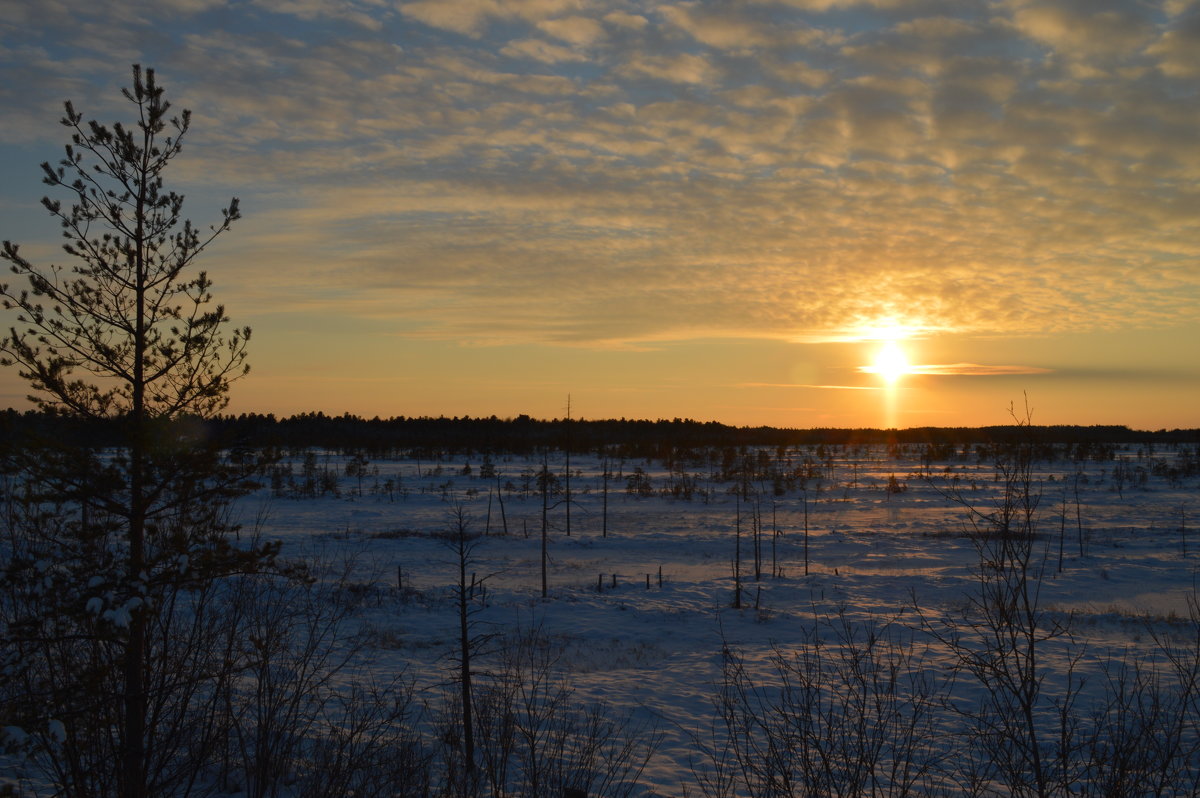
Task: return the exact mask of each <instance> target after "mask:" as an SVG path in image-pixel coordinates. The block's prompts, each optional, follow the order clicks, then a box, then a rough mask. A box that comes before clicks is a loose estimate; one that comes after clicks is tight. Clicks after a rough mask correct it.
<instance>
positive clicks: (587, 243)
mask: <svg viewBox="0 0 1200 798" xmlns="http://www.w3.org/2000/svg"><path fill="white" fill-rule="evenodd" d="M39 8H40V11H39V13H38V14H36V15H33V14H32V13H30V12H29V11H28V9H26V10H22V9H21V7H18V8H16V9H12V8H10V10H9V12H8V15H7V16H6V17H4V19H3V21H0V30H3V36H4V41H5V42H6V46H5V48H3V50H0V69H2V70H3V73H4V75H3V76H4V84H5V85H6V86H8V87H10V88H9V89H8V92H7V94H6V95H5V103H6V107H5V119H6V124H5V130H4V133H3V134H2V135H3V143H5V144H6V145H9V149H8V150H6V151H5V155H4V157H5V158H6V160H8V159H14V158H17V157H20V158H23V159H25V161H27V160H28V152H29V148H30V147H34V146H36V145H37V144H38V143H39V142H41V141H57V140H59V138H60V134H59V131H58V130H56V129H55V127H54V125H53V121H54V120H55V119H56V118H57V115H58V113H59V108H58V103H59V101H60V99H62V98H67V97H71V98H74V99H75V100H77V101H78V102H79V104H80V106H81V107H85V108H87V109H88V111H89V113H96V114H98V115H100V116H101V117H104V115H105V112H106V111H107V110H110V108H111V107H112V106H111V105H110V104H109V103H110V98H113V97H115V91H114V87H115V86H116V85H117V84H118V83H119V82H120V81H121V80H122V79H123V78H124V66H123V65H124V64H127V63H129V62H132V61H141V62H144V63H146V64H151V65H154V66H156V67H157V68H158V69H159V72H160V75H161V76H162V79H163V81H164V82H165V83H166V84H167V85H168V88H169V91H170V92H171V96H172V97H173V98H175V99H176V101H177V102H179V103H180V104H181V105H187V106H188V107H191V108H193V109H194V110H195V113H196V119H195V131H194V135H193V139H192V142H191V144H190V145H189V150H188V155H189V156H190V157H189V159H188V162H187V163H188V164H189V165H190V166H189V168H190V172H188V173H186V174H184V175H183V179H184V180H185V181H186V182H187V183H188V184H189V185H196V186H199V190H200V192H201V193H203V194H205V195H207V194H209V193H211V194H212V195H213V196H221V195H228V194H231V193H236V194H239V195H241V196H242V198H243V204H244V206H245V207H247V208H253V209H254V213H253V214H249V215H248V216H247V219H246V221H245V222H244V223H243V225H242V230H241V232H240V233H239V238H238V239H237V241H236V243H233V244H232V245H231V247H229V248H223V250H222V253H224V254H222V253H218V255H217V256H216V257H229V258H230V259H233V258H235V257H241V258H245V256H246V255H247V253H254V256H253V260H252V261H251V262H250V263H249V265H246V266H239V269H240V271H239V272H238V273H237V278H236V279H237V281H238V285H239V286H240V288H241V289H242V290H246V291H250V292H254V293H255V296H256V297H258V299H259V300H260V301H261V303H262V309H263V311H264V312H267V311H270V310H272V309H275V310H281V311H282V310H289V309H294V308H296V307H303V306H306V305H307V304H309V303H311V302H314V301H316V300H317V299H318V298H326V299H328V301H329V302H331V303H332V307H333V308H334V309H335V310H336V307H337V306H338V304H339V303H340V304H341V306H342V308H343V309H344V310H345V312H354V313H369V314H370V315H371V316H372V317H373V318H375V319H377V320H378V321H379V322H380V323H381V324H383V325H386V324H387V323H388V320H389V319H394V320H396V330H397V331H398V332H403V334H408V335H423V336H429V337H438V338H455V339H463V340H471V341H481V342H482V341H513V342H516V341H555V342H562V343H570V344H580V345H591V346H597V345H600V346H627V345H629V344H630V343H631V342H637V341H653V340H665V339H670V338H673V337H674V338H683V337H689V336H705V335H709V336H711V335H718V334H719V335H732V336H744V337H763V338H778V339H781V340H792V339H795V338H796V337H797V336H799V335H801V334H805V335H813V334H820V333H821V332H826V333H828V334H830V335H832V336H836V335H837V334H838V332H839V331H843V330H847V329H851V328H853V327H855V326H856V325H861V324H864V323H869V322H870V321H871V320H872V319H878V318H885V317H886V318H890V319H895V320H897V321H899V322H904V323H907V324H911V325H913V326H920V327H923V328H926V329H935V328H936V329H953V330H962V331H975V332H983V333H1028V332H1034V331H1036V332H1049V331H1055V330H1087V329H1098V328H1113V327H1116V326H1120V325H1128V324H1135V325H1136V324H1154V323H1161V322H1167V323H1170V322H1171V321H1175V320H1179V319H1186V318H1191V317H1193V316H1194V313H1195V307H1196V302H1197V300H1198V299H1200V235H1197V233H1198V232H1200V230H1198V221H1197V216H1198V213H1200V211H1198V209H1197V202H1198V195H1197V189H1196V186H1197V185H1198V181H1200V148H1197V147H1196V146H1195V136H1196V131H1197V130H1198V129H1200V101H1197V100H1198V98H1197V88H1196V86H1197V81H1196V78H1197V76H1198V75H1200V56H1198V55H1197V53H1200V4H1197V3H1195V2H1189V1H1188V0H1167V2H1163V3H1157V4H1156V3H1145V2H1140V1H1139V0H1054V1H1053V2H1051V1H1050V0H997V1H996V2H991V1H986V2H985V0H978V1H977V2H971V1H970V0H967V1H965V2H957V3H939V2H929V0H911V1H910V0H873V1H872V2H867V1H866V0H862V1H855V0H778V2H772V1H771V0H755V1H754V2H743V3H727V2H715V1H714V2H679V1H674V2H662V3H657V4H653V5H650V4H645V3H635V2H624V1H623V0H437V2H432V0H419V1H418V2H409V3H399V4H397V5H388V4H379V3H374V2H365V1H364V2H355V1H354V0H347V1H346V2H336V3H335V2H331V1H330V2H326V1H324V0H305V1H304V2H301V1H300V0H296V2H291V3H286V4H275V3H265V2H264V3H249V4H246V3H236V4H235V3H224V2H217V1H216V0H189V1H188V2H184V1H183V0H180V1H179V2H173V3H170V4H162V3H158V4H149V3H145V4H142V3H136V4H130V3H125V2H117V1H116V0H99V1H98V2H97V1H96V0H88V2H83V1H82V0H47V2H46V3H44V4H42V5H41V6H40V7H39ZM90 81H95V85H92V84H91V83H90ZM13 147H18V148H20V149H19V150H14V149H12V148H13ZM39 157H46V158H54V157H55V153H53V152H48V153H47V154H46V155H44V156H39ZM18 166H20V167H21V168H25V167H24V162H22V163H21V164H18V163H17V162H16V161H13V162H12V163H6V167H5V168H6V172H7V173H10V174H11V173H14V170H15V169H17V168H18ZM193 193H195V192H193ZM18 200H19V201H21V202H25V201H26V200H27V197H24V196H22V197H20V198H16V197H15V196H14V197H7V196H6V197H5V202H6V204H7V205H8V206H15V205H16V204H17V203H18ZM189 212H190V213H192V214H195V215H196V217H197V218H198V219H199V218H204V217H203V215H202V213H203V208H202V207H196V206H195V205H194V201H193V204H189ZM231 241H232V239H231ZM231 262H232V260H231ZM239 262H240V263H242V262H245V261H244V260H243V261H239ZM215 268H219V262H218V265H217V266H216V267H215ZM283 273H286V274H287V275H288V279H289V280H290V282H291V283H292V286H291V288H290V289H289V290H287V291H274V290H272V288H271V286H272V284H273V283H277V282H278V279H279V275H280V274H283ZM330 297H332V298H331V299H330ZM400 320H408V321H409V322H412V320H416V322H415V323H403V324H402V322H401V321H400ZM928 368H929V369H930V370H929V371H928V372H925V373H930V374H943V373H947V374H948V373H954V374H982V373H997V372H996V369H995V367H983V366H972V365H970V364H955V365H945V366H930V367H928ZM1002 373H1013V372H1007V371H1005V372H1002ZM1020 373H1030V372H1028V371H1023V372H1020Z"/></svg>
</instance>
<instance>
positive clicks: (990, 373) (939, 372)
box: [858, 363, 1054, 377]
mask: <svg viewBox="0 0 1200 798" xmlns="http://www.w3.org/2000/svg"><path fill="white" fill-rule="evenodd" d="M858 371H859V372H861V373H863V374H878V373H879V369H878V368H877V367H876V366H859V367H858ZM904 373H905V374H912V375H926V376H933V377H1011V376H1016V375H1022V374H1052V373H1054V369H1047V368H1041V367H1039V366H988V365H981V364H979V363H945V364H936V363H927V364H916V365H909V366H906V367H905V368H904Z"/></svg>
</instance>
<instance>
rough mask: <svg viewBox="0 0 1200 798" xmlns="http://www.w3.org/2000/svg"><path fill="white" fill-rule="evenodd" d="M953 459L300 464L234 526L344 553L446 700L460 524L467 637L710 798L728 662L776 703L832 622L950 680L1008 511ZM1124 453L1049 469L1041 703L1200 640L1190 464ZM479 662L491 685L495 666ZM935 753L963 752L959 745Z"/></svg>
mask: <svg viewBox="0 0 1200 798" xmlns="http://www.w3.org/2000/svg"><path fill="white" fill-rule="evenodd" d="M938 454H940V455H941V456H940V457H937V458H934V459H931V457H930V452H929V451H927V450H926V449H925V448H924V447H909V448H901V449H900V450H898V451H893V452H891V453H889V452H888V451H887V450H886V448H883V447H856V448H851V449H844V448H840V447H831V448H829V449H828V450H825V449H821V450H819V451H818V450H817V449H816V448H815V447H803V448H790V449H787V450H784V451H777V450H775V449H771V450H768V451H764V452H762V453H761V455H760V454H759V453H758V452H757V451H750V452H749V453H748V455H747V457H746V459H745V460H744V462H745V463H750V462H755V463H757V464H758V465H757V466H754V465H750V466H748V467H747V468H745V469H743V470H742V471H741V472H740V473H743V474H750V475H751V476H747V477H744V478H732V479H731V478H730V477H729V474H730V473H731V472H730V471H729V469H728V468H727V466H728V465H729V463H728V462H725V463H722V462H721V461H720V457H719V455H718V454H717V453H714V454H713V455H712V456H709V457H705V458H697V459H696V460H693V461H689V462H676V463H673V464H671V465H670V466H669V467H668V466H667V465H665V464H664V463H661V462H657V461H655V462H649V461H642V460H636V461H635V460H621V459H618V458H616V457H611V458H609V459H608V460H607V468H608V473H609V475H608V477H607V479H606V478H605V476H604V472H605V465H606V461H602V460H601V459H599V458H598V457H596V456H594V455H593V456H581V455H575V456H573V457H572V459H571V461H570V480H569V488H568V485H567V465H566V463H565V462H564V459H563V456H562V454H561V453H558V454H555V455H552V456H551V459H550V460H549V461H547V462H546V463H545V464H543V461H542V459H541V458H540V457H539V458H533V459H522V458H513V457H503V456H500V457H497V458H496V459H495V460H494V462H485V461H484V460H483V458H481V457H479V456H476V457H471V458H468V459H464V458H461V457H459V458H456V459H453V460H451V459H446V460H442V461H440V462H439V461H433V462H430V461H429V460H428V459H427V460H425V461H424V462H420V461H416V460H404V459H401V460H395V459H389V460H378V461H369V460H366V458H360V459H358V460H354V459H352V458H350V457H348V456H345V455H341V454H334V453H316V454H315V455H311V456H309V458H308V462H307V464H305V462H304V461H303V459H302V458H299V457H297V458H294V459H293V460H291V461H286V462H285V463H284V464H283V465H282V467H281V468H280V469H279V470H278V472H277V473H276V474H275V476H274V477H273V479H272V484H271V485H267V486H264V487H263V488H262V489H261V490H259V491H258V492H256V493H255V494H253V495H251V496H248V497H246V498H244V499H242V500H240V502H239V504H238V505H237V508H236V509H237V511H238V513H239V515H240V517H241V520H242V521H243V523H244V524H245V525H246V526H247V527H253V526H258V527H259V528H260V529H261V531H262V532H263V533H264V534H265V535H267V536H268V537H278V538H280V539H282V540H283V541H284V544H285V546H284V554H285V555H292V556H301V555H303V556H313V555H319V556H321V557H324V558H327V559H328V558H333V559H344V558H348V557H349V558H353V560H354V563H355V565H354V567H355V576H354V582H355V583H356V585H357V586H358V588H359V589H360V590H361V595H362V596H363V599H362V601H361V605H360V608H359V609H358V611H357V612H358V614H357V616H356V620H357V622H358V623H359V624H361V628H364V629H366V630H367V631H369V632H370V633H371V639H372V640H373V641H375V643H374V644H373V651H372V657H373V659H372V664H371V667H372V668H375V669H378V670H380V671H388V672H399V671H401V670H404V671H406V672H407V673H408V674H409V675H410V676H412V677H413V678H414V679H415V680H416V683H417V686H418V689H419V690H421V691H422V694H423V695H426V696H427V697H428V698H429V700H431V701H434V700H437V697H438V696H439V695H441V694H442V691H443V690H444V686H445V684H446V683H447V680H448V679H450V678H451V677H452V666H453V663H454V660H453V655H454V652H455V651H456V647H457V640H458V634H459V627H458V623H459V618H458V613H457V609H456V606H455V604H454V601H453V590H454V587H455V586H456V584H457V579H458V570H457V569H458V561H457V559H456V557H455V554H454V552H453V551H452V549H451V547H450V546H449V545H448V541H447V539H446V537H447V533H448V532H450V531H452V530H453V529H454V528H455V527H454V510H455V509H456V508H461V509H462V511H463V513H464V515H465V517H466V518H467V519H468V520H469V525H470V526H469V529H470V532H471V533H472V534H475V535H478V538H476V539H475V540H474V544H475V546H474V549H473V550H472V554H471V560H470V563H469V568H468V570H469V571H470V572H471V573H472V574H473V575H474V576H473V578H474V579H475V580H476V581H479V582H482V587H481V589H478V590H476V591H475V593H474V594H473V599H472V607H473V611H477V613H476V614H475V615H474V616H473V624H474V625H475V629H477V630H480V631H486V632H494V633H498V634H500V635H503V634H505V633H512V632H513V631H515V630H517V629H520V628H530V627H535V626H536V627H539V628H540V629H541V631H542V634H543V635H545V636H546V637H547V638H548V639H550V640H552V641H554V643H555V645H556V650H557V652H558V654H559V655H560V656H559V658H558V659H557V660H556V663H557V665H556V667H557V668H558V669H559V670H560V672H561V674H562V675H563V676H564V678H566V679H568V680H569V682H570V684H571V685H572V687H573V689H574V696H573V699H574V700H576V701H579V702H581V703H588V702H591V701H593V700H603V701H605V702H607V704H608V705H610V706H611V707H612V709H613V711H614V712H615V713H617V714H628V715H629V717H630V719H631V722H632V723H634V724H642V725H643V726H644V727H645V728H646V729H653V730H656V731H657V733H658V734H660V735H661V737H662V741H661V744H660V745H659V746H658V748H657V751H656V753H655V754H654V756H653V757H652V758H651V760H650V762H649V765H648V766H647V769H646V771H645V773H644V774H643V777H642V783H643V784H644V785H646V787H647V789H648V790H651V791H653V792H654V793H657V794H660V795H683V794H685V793H690V794H692V795H698V794H704V793H703V792H702V791H701V789H700V788H699V787H698V786H697V783H696V780H695V777H694V770H696V769H697V768H699V769H700V770H703V769H704V768H705V767H706V766H707V765H706V761H705V758H704V756H703V748H704V746H705V745H706V744H708V745H711V744H712V741H713V734H712V730H713V728H714V721H715V719H716V715H715V709H714V706H715V702H716V700H717V697H718V695H719V686H720V684H721V682H722V672H723V665H726V664H727V663H728V662H730V659H729V656H730V655H732V656H736V657H737V658H738V661H739V662H740V663H741V664H742V666H743V667H744V669H745V673H746V674H747V675H748V677H749V678H750V679H752V680H754V682H755V683H762V684H770V683H771V680H772V678H773V677H772V673H773V671H772V660H771V655H772V651H773V650H775V649H778V650H780V651H784V652H788V651H794V650H801V649H802V645H801V644H803V643H804V642H805V641H806V640H809V639H810V638H809V635H810V634H811V632H812V630H813V629H814V623H816V624H817V625H818V626H820V627H821V628H822V629H825V630H826V631H830V630H832V629H833V628H834V627H835V626H836V624H834V625H829V624H825V625H822V624H823V623H824V622H828V621H830V620H831V619H840V620H842V621H846V622H848V623H850V624H851V625H852V626H853V627H854V628H860V629H882V628H885V627H886V629H887V630H888V634H889V635H892V636H893V637H895V638H896V639H904V640H909V641H913V642H912V645H913V646H914V647H918V648H921V650H923V651H925V652H926V653H925V655H923V656H924V657H925V658H924V659H923V660H922V663H923V664H922V665H921V667H922V668H929V669H930V670H929V672H930V673H932V674H934V675H935V676H937V677H938V678H941V679H948V678H949V677H948V673H949V659H948V655H947V653H946V651H945V650H944V647H943V648H940V649H939V648H938V647H937V646H936V645H935V646H933V648H931V649H930V648H928V644H929V642H930V639H931V638H930V637H929V634H928V633H929V632H930V631H931V630H933V631H937V630H944V629H945V628H946V627H945V626H944V625H943V622H944V621H945V619H952V618H956V617H963V616H962V615H961V612H962V611H963V610H964V609H969V608H970V601H971V599H972V597H978V596H979V594H980V589H981V581H980V580H981V573H984V574H985V576H986V570H987V569H986V568H984V569H983V571H981V554H980V551H979V549H978V547H977V537H973V536H972V535H970V534H968V533H969V532H970V531H971V530H972V529H973V528H978V524H980V523H981V516H980V515H978V514H973V513H972V511H971V508H974V509H975V510H978V511H979V513H981V514H983V515H987V514H989V513H991V512H993V511H994V510H995V508H996V507H997V506H998V504H999V503H1001V500H1002V498H1003V486H1004V481H1003V479H1001V478H1000V474H999V473H998V471H997V469H996V467H995V465H994V463H993V462H991V461H990V460H989V458H986V457H985V458H982V459H981V458H980V456H978V454H977V453H976V452H975V451H973V450H970V451H957V452H951V453H946V452H940V453H938ZM1110 454H1111V457H1108V456H1106V457H1105V458H1104V459H1102V460H1082V461H1076V460H1074V459H1066V458H1058V459H1052V460H1039V461H1037V462H1035V463H1034V466H1033V468H1034V473H1033V476H1034V477H1035V481H1034V483H1033V493H1034V495H1035V497H1037V498H1038V505H1037V507H1036V512H1035V515H1034V520H1035V523H1036V526H1035V529H1034V531H1035V535H1036V537H1035V539H1034V543H1033V555H1034V556H1033V565H1034V566H1035V567H1034V569H1033V571H1031V576H1032V579H1031V584H1032V585H1033V586H1034V587H1036V588H1037V591H1038V592H1037V593H1036V603H1037V607H1038V608H1039V610H1040V611H1043V612H1044V613H1045V615H1044V623H1045V624H1050V625H1053V624H1055V623H1058V624H1064V625H1065V624H1069V628H1070V630H1071V636H1070V638H1069V644H1068V643H1067V642H1064V640H1063V639H1062V638H1059V639H1055V640H1050V641H1047V642H1046V644H1045V646H1044V656H1043V657H1042V658H1041V659H1040V660H1039V662H1038V667H1039V668H1040V669H1041V670H1040V671H1039V673H1041V674H1043V675H1044V676H1045V677H1046V684H1045V688H1044V693H1045V694H1046V695H1048V696H1052V695H1053V694H1054V692H1055V690H1065V689H1066V688H1067V687H1069V686H1071V685H1074V684H1076V682H1079V681H1082V682H1083V683H1084V687H1083V688H1082V692H1081V694H1082V696H1083V697H1084V699H1086V698H1087V696H1088V695H1091V693H1089V692H1088V691H1089V690H1093V689H1095V688H1097V686H1098V685H1099V684H1100V683H1101V682H1102V681H1103V680H1104V678H1106V676H1105V674H1106V673H1111V666H1112V663H1114V662H1117V661H1120V660H1121V659H1122V658H1123V657H1127V656H1129V655H1131V654H1132V655H1134V656H1135V657H1136V656H1143V655H1144V656H1147V657H1150V658H1151V659H1153V660H1155V661H1157V654H1156V652H1157V646H1158V644H1157V643H1156V640H1168V639H1170V640H1177V639H1178V640H1184V641H1186V640H1188V639H1190V638H1189V636H1190V637H1191V638H1194V636H1195V633H1196V628H1195V623H1194V622H1192V621H1191V620H1189V603H1190V602H1191V601H1192V599H1193V597H1194V596H1195V595H1196V593H1195V590H1196V581H1197V569H1198V568H1200V536H1198V537H1197V538H1196V539H1193V538H1192V536H1193V534H1194V530H1195V529H1197V528H1200V523H1197V522H1196V520H1195V516H1196V514H1197V513H1196V507H1197V501H1196V500H1197V497H1198V495H1200V477H1197V476H1196V473H1195V470H1194V469H1192V470H1191V471H1190V472H1189V470H1188V467H1187V466H1188V463H1189V462H1190V461H1192V460H1194V459H1195V457H1196V454H1195V452H1194V450H1192V449H1191V448H1187V447H1184V448H1181V449H1169V450H1159V451H1154V450H1151V449H1148V448H1138V447H1127V448H1124V449H1117V450H1116V451H1115V452H1111V453H1110ZM739 462H743V461H741V460H740V461H739ZM348 463H349V464H350V468H349V469H347V464H348ZM768 464H769V465H768ZM543 465H545V467H546V471H547V472H548V473H549V474H550V475H551V479H550V480H549V483H550V484H549V489H548V492H547V494H546V495H545V496H543V493H542V491H541V490H539V480H538V474H539V471H540V470H541V469H542V468H543ZM735 465H736V464H735ZM760 467H761V468H760ZM723 470H724V474H723V473H722V472H723ZM734 470H736V468H735V469H734ZM768 473H775V474H776V475H777V477H778V476H779V475H790V479H776V480H774V481H772V480H770V479H768V478H767V477H766V476H765V475H766V474H768ZM889 484H890V486H891V487H890V489H889ZM335 486H336V492H334V490H333V489H334V487H335ZM568 491H569V494H568ZM739 494H740V495H739ZM956 496H957V497H958V498H955V497H956ZM682 497H688V498H682ZM544 507H545V508H546V509H545V519H546V523H547V529H548V535H547V538H548V545H547V552H548V559H547V569H546V579H547V596H546V597H544V598H543V596H542V581H541V580H542V571H541V562H542V549H541V546H542V524H543V508H544ZM972 519H974V521H972ZM568 524H569V534H568ZM973 524H974V525H975V526H974V527H973ZM739 527H740V542H739V536H738V529H739ZM506 530H507V532H506ZM756 533H757V548H758V561H757V565H756V561H755V548H756V540H755V538H756ZM739 552H740V553H739ZM739 557H740V583H741V609H735V608H734V602H735V592H736V587H735V578H734V569H735V560H736V559H738V558H739ZM660 575H661V577H660ZM660 578H661V581H660ZM400 588H402V589H400ZM956 613H957V614H956ZM889 622H890V625H889ZM897 636H898V637H897ZM931 652H932V653H931ZM478 663H479V669H480V671H481V673H486V671H487V669H488V667H489V659H488V654H487V653H486V651H483V652H482V653H481V655H480V657H479V659H478ZM1106 668H1107V669H1108V671H1106ZM1085 677H1086V678H1085ZM978 690H979V685H978V684H972V683H971V680H970V679H968V678H965V677H964V676H963V675H962V674H960V675H959V676H958V678H957V680H956V681H955V683H954V685H953V687H952V688H951V692H952V694H953V695H954V696H955V697H956V698H957V699H961V700H974V699H973V698H972V697H973V696H975V695H976V694H977V693H978ZM1078 711H1079V713H1080V715H1081V716H1084V715H1087V714H1088V712H1090V709H1088V707H1087V706H1086V704H1085V703H1080V704H1079V708H1078ZM941 722H943V721H938V723H941ZM646 734H649V731H647V732H646ZM706 741H707V742H706ZM939 745H941V746H942V747H943V748H944V750H945V753H947V754H949V755H950V756H954V755H955V748H954V746H955V745H956V743H955V742H954V741H953V740H945V741H943V742H941V743H940V744H939Z"/></svg>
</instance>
